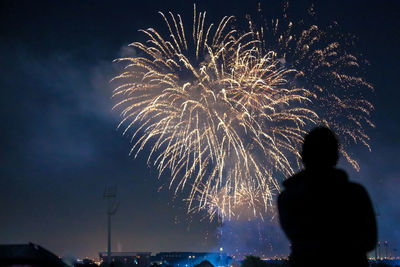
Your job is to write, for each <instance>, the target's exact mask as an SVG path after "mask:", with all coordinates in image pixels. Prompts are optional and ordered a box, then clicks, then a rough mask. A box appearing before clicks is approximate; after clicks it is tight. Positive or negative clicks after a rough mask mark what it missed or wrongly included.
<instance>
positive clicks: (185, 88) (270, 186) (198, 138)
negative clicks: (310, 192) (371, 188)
mask: <svg viewBox="0 0 400 267" xmlns="http://www.w3.org/2000/svg"><path fill="white" fill-rule="evenodd" d="M160 15H161V16H162V18H163V19H164V21H165V24H166V28H167V31H168V34H164V33H161V32H158V31H156V30H155V29H153V28H149V29H147V30H141V32H143V33H144V34H145V35H146V36H147V41H146V43H141V42H134V43H132V44H131V46H132V47H134V48H135V49H136V51H137V56H135V57H126V58H119V59H117V60H116V61H119V62H124V63H126V66H125V68H124V71H123V72H122V73H121V74H120V75H118V76H117V77H115V78H114V79H113V83H114V84H116V89H115V91H114V95H113V96H114V99H117V101H118V103H117V104H116V105H115V108H116V109H120V110H121V116H122V121H121V123H120V125H119V127H122V128H123V129H124V134H130V135H131V136H132V149H131V153H133V154H134V155H135V156H136V155H137V154H138V153H139V152H140V151H142V150H143V149H144V147H145V146H146V145H148V146H149V148H150V150H149V151H150V152H149V155H148V163H149V164H150V163H151V164H154V165H155V166H156V168H157V169H158V172H159V175H161V174H163V173H168V175H169V176H170V177H171V178H170V187H171V188H174V190H175V192H178V191H179V190H183V189H184V188H189V191H188V192H189V193H188V196H187V197H186V201H187V202H188V210H189V211H201V210H206V211H207V212H208V214H209V216H210V218H211V219H212V218H214V217H215V216H216V215H217V216H218V217H220V218H223V219H228V220H229V219H234V218H240V217H246V218H251V217H262V216H264V215H265V214H266V213H267V212H268V210H269V209H271V207H272V201H273V197H274V195H275V194H276V193H277V192H279V183H278V177H287V176H289V175H291V174H293V172H294V171H295V170H297V168H298V167H299V165H300V163H299V159H300V154H299V148H300V145H301V142H302V138H303V136H304V134H305V132H306V131H307V130H309V129H310V127H312V126H315V125H316V124H325V125H327V126H329V127H331V128H332V129H334V131H336V132H337V133H338V134H339V135H340V136H341V137H343V138H344V140H345V144H348V143H357V142H361V143H363V144H364V145H366V146H368V139H369V138H368V136H367V135H366V133H365V131H364V128H363V125H364V124H369V125H371V126H373V124H372V122H370V121H369V119H368V118H369V115H370V112H371V110H372V109H373V107H372V105H371V104H370V103H369V102H368V101H367V100H365V99H364V98H362V97H361V96H360V95H356V94H353V93H349V92H350V91H351V90H353V91H354V88H357V89H360V88H372V86H371V85H370V84H368V83H367V82H366V81H365V80H364V79H363V78H361V77H359V76H353V75H352V74H351V69H353V68H358V67H359V62H358V59H357V58H356V57H355V56H353V55H351V54H348V53H346V52H345V51H344V50H343V49H342V47H341V46H340V44H339V43H338V42H330V43H326V44H325V43H323V42H322V41H321V40H323V38H324V32H323V31H321V30H319V29H318V27H317V26H315V25H313V26H311V27H309V28H306V29H305V30H303V31H301V32H300V34H298V35H296V34H294V33H293V32H292V31H293V24H292V22H288V23H286V25H285V26H284V28H285V29H284V30H282V29H280V26H279V22H278V20H273V21H272V24H270V25H269V27H268V25H267V26H265V25H263V26H262V27H258V26H255V24H253V23H252V22H251V20H249V25H250V27H249V30H247V31H243V30H239V29H238V28H237V27H236V26H235V23H234V19H233V17H224V18H223V19H222V20H221V21H220V22H219V23H217V24H207V23H206V12H197V11H196V7H195V10H194V16H193V25H192V27H190V30H188V29H186V28H184V25H183V20H182V17H181V16H180V15H174V14H172V13H169V14H168V15H165V14H163V13H160ZM343 121H345V123H342V122H343ZM341 152H342V154H343V155H344V156H345V157H346V158H347V160H348V161H349V162H350V163H351V164H352V165H353V166H354V167H355V168H358V165H357V163H356V162H355V161H354V160H353V159H352V158H351V157H350V155H349V154H348V153H347V152H346V146H343V147H342V149H341Z"/></svg>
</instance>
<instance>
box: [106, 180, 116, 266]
mask: <svg viewBox="0 0 400 267" xmlns="http://www.w3.org/2000/svg"><path fill="white" fill-rule="evenodd" d="M116 196H117V187H116V186H106V188H105V190H104V198H105V199H107V232H108V234H107V263H108V265H109V266H110V264H111V216H112V215H114V214H115V213H116V212H117V209H118V202H116V201H115V198H116Z"/></svg>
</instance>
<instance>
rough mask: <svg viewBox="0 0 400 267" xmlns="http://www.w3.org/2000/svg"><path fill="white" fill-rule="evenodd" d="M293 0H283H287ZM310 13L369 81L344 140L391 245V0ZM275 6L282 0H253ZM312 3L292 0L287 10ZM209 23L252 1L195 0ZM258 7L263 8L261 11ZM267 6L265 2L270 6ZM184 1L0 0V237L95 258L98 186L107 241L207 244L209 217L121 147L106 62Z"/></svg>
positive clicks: (340, 4) (398, 235)
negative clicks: (360, 116)
mask: <svg viewBox="0 0 400 267" xmlns="http://www.w3.org/2000/svg"><path fill="white" fill-rule="evenodd" d="M293 2H294V1H293ZM316 2H317V3H316V4H315V8H316V11H317V17H318V22H319V23H320V24H326V23H330V22H332V21H334V20H337V21H338V22H339V23H340V25H341V26H342V28H343V30H344V31H345V32H349V33H352V34H354V35H356V36H357V37H358V45H357V49H359V51H361V52H362V53H363V54H364V56H365V58H367V59H368V60H369V61H370V63H371V66H370V67H369V68H368V70H367V73H366V78H367V79H368V80H369V81H370V82H372V83H373V84H374V86H375V93H374V98H373V99H372V102H373V103H374V105H375V108H376V110H375V112H374V114H373V120H374V122H375V123H376V128H375V129H369V130H368V133H369V135H370V137H371V145H372V152H371V153H369V152H368V151H367V150H366V149H365V148H362V147H360V146H354V147H352V148H351V151H352V152H353V153H354V154H355V157H356V159H357V160H358V161H359V163H360V166H361V170H360V172H356V171H354V170H352V169H351V168H349V166H347V165H346V164H343V161H341V164H342V166H343V167H344V168H345V169H346V170H348V171H349V174H350V176H351V179H352V180H355V181H358V182H361V183H362V184H364V185H365V186H366V187H367V189H368V190H369V192H370V194H371V198H372V199H373V202H374V204H375V206H376V209H377V213H378V215H379V216H378V223H379V236H380V240H389V242H390V244H391V246H392V247H395V248H398V249H400V229H399V222H400V205H399V202H398V201H399V195H400V190H399V178H400V160H399V159H400V156H399V151H400V119H399V117H400V116H399V115H400V111H399V103H400V102H399V99H400V88H399V86H398V84H399V73H400V68H399V60H400V57H399V48H400V22H399V20H400V2H399V1H346V2H351V3H345V1H316ZM262 3H263V7H264V9H267V10H268V11H267V12H270V13H271V12H275V10H276V12H278V13H279V14H280V13H281V10H282V9H281V6H282V2H280V1H272V0H271V1H262ZM311 3H312V2H311V1H303V2H301V1H296V4H297V5H298V10H299V12H298V14H296V13H295V14H294V16H296V15H298V16H301V14H304V13H305V10H306V9H307V7H308V6H309V5H310V4H311ZM198 6H199V9H201V10H207V14H208V21H209V22H210V21H216V20H219V19H220V18H222V16H224V15H231V14H233V15H235V16H238V17H240V16H242V17H243V16H244V14H245V13H246V12H254V11H255V10H256V8H257V1H199V2H198ZM266 7H267V8H266ZM269 7H271V8H270V9H269ZM192 9H193V2H190V1H183V0H182V1H141V2H139V1H133V0H132V1H48V2H47V1H19V0H12V1H11V0H10V1H2V2H1V4H0V21H1V23H0V51H1V52H0V63H1V74H0V88H1V98H0V109H1V112H0V116H1V120H0V122H1V131H0V160H1V161H0V203H1V205H0V216H1V220H0V243H26V242H29V241H31V242H34V243H38V244H40V245H43V246H44V247H46V248H48V249H50V250H52V251H54V252H56V253H58V254H59V255H73V256H79V257H84V256H90V257H93V256H96V254H97V252H98V251H101V250H105V248H106V215H105V210H106V209H105V207H106V203H105V201H104V200H103V197H102V195H103V191H104V187H105V185H106V184H116V185H117V186H118V199H119V201H120V207H119V210H118V212H117V214H116V215H115V216H114V218H113V230H114V233H113V248H114V250H119V251H135V250H136V251H153V252H156V251H173V250H184V251H188V250H189V251H210V250H213V249H215V248H216V247H218V246H219V244H218V243H217V238H216V233H217V228H218V223H217V222H212V223H210V222H209V221H208V220H207V219H204V220H201V219H202V218H203V217H204V214H195V215H193V216H188V215H186V210H185V207H184V205H182V203H181V199H180V196H178V197H177V198H176V199H175V200H174V198H173V194H172V192H170V191H168V189H167V187H165V188H164V189H162V190H160V192H158V188H159V187H160V186H162V185H165V184H166V182H167V179H163V178H162V179H161V180H160V181H158V180H157V179H156V177H157V175H156V171H155V170H154V169H151V168H148V167H147V166H146V155H145V153H143V154H141V155H140V156H139V157H138V158H137V159H135V160H134V159H133V158H132V157H129V156H128V153H129V149H130V148H129V139H128V138H127V137H122V132H121V131H117V130H116V126H117V124H118V120H119V117H118V114H116V113H113V112H111V107H112V105H113V101H112V100H111V99H110V96H111V90H112V88H111V86H110V85H109V83H108V81H109V80H110V78H111V77H113V76H114V75H115V74H117V71H118V66H116V65H115V64H113V63H112V60H113V59H115V58H117V57H119V56H121V55H123V54H124V53H127V52H129V50H126V49H125V48H124V47H125V46H126V45H127V44H128V43H130V42H133V41H136V40H143V39H142V38H143V35H141V34H139V33H138V32H137V30H138V29H141V28H148V27H156V25H157V24H162V20H161V18H160V16H159V15H158V14H157V11H169V10H171V11H173V12H176V13H180V14H184V17H185V18H186V19H187V20H188V21H190V19H191V16H192Z"/></svg>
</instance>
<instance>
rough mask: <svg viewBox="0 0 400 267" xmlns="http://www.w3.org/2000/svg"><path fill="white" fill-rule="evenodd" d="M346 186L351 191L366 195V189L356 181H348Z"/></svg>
mask: <svg viewBox="0 0 400 267" xmlns="http://www.w3.org/2000/svg"><path fill="white" fill-rule="evenodd" d="M348 188H349V189H350V190H351V192H352V193H356V194H362V195H368V193H367V190H366V189H365V187H364V186H362V185H361V184H359V183H356V182H350V181H349V182H348Z"/></svg>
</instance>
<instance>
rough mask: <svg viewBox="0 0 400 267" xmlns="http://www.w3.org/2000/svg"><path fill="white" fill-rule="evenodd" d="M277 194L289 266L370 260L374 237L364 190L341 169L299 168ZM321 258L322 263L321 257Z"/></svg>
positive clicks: (356, 263)
mask: <svg viewBox="0 0 400 267" xmlns="http://www.w3.org/2000/svg"><path fill="white" fill-rule="evenodd" d="M283 186H284V191H283V192H281V194H280V195H279V197H278V210H279V219H280V223H281V226H282V228H283V230H284V232H285V233H286V235H287V237H288V238H289V240H290V242H291V256H290V262H291V264H292V266H368V261H367V257H366V253H367V252H368V251H370V250H372V249H373V248H374V247H375V244H376V241H377V231H376V221H375V214H374V211H373V208H372V204H371V201H370V198H369V196H368V193H367V192H366V190H365V189H364V188H363V187H362V186H361V185H359V184H356V183H352V182H349V180H348V177H347V175H346V173H345V172H344V171H342V170H339V169H335V168H329V169H323V170H303V171H301V172H299V173H297V174H295V175H294V176H292V177H290V178H289V179H287V180H286V181H285V182H284V183H283ZM321 261H322V262H323V263H322V262H321Z"/></svg>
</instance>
